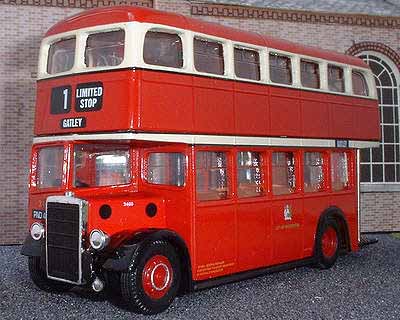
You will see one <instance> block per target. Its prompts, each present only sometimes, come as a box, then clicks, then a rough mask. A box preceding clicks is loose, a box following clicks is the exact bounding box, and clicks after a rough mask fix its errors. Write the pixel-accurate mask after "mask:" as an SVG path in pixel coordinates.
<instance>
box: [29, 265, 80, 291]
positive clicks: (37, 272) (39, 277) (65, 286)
mask: <svg viewBox="0 0 400 320" xmlns="http://www.w3.org/2000/svg"><path fill="white" fill-rule="evenodd" d="M28 265H29V274H30V276H31V279H32V281H33V283H34V284H35V285H36V286H37V287H38V288H39V289H41V290H43V291H47V292H66V291H69V290H70V289H71V288H72V287H73V285H72V284H70V283H65V282H61V281H55V280H51V279H49V278H47V275H46V272H45V271H44V270H43V269H42V267H41V263H40V257H29V260H28Z"/></svg>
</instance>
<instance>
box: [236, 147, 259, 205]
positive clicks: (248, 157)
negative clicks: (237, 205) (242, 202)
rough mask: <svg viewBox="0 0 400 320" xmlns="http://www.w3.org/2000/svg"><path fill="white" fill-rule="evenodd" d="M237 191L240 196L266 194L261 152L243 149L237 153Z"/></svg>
mask: <svg viewBox="0 0 400 320" xmlns="http://www.w3.org/2000/svg"><path fill="white" fill-rule="evenodd" d="M237 184H238V185H237V193H238V197H239V198H247V197H258V196H262V195H263V194H264V192H263V191H264V190H263V185H262V184H263V183H262V172H261V154H260V153H259V152H251V151H242V152H239V153H238V155H237Z"/></svg>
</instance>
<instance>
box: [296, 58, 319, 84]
mask: <svg viewBox="0 0 400 320" xmlns="http://www.w3.org/2000/svg"><path fill="white" fill-rule="evenodd" d="M300 67H301V72H300V73H301V84H302V85H303V86H304V87H307V88H314V89H319V87H320V85H319V64H318V63H316V62H311V61H307V60H303V59H301V62H300Z"/></svg>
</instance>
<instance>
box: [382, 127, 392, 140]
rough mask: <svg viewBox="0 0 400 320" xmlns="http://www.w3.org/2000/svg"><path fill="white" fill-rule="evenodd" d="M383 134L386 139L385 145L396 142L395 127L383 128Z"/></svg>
mask: <svg viewBox="0 0 400 320" xmlns="http://www.w3.org/2000/svg"><path fill="white" fill-rule="evenodd" d="M383 134H384V135H385V136H384V139H385V143H387V142H389V143H391V142H394V126H388V125H386V126H383Z"/></svg>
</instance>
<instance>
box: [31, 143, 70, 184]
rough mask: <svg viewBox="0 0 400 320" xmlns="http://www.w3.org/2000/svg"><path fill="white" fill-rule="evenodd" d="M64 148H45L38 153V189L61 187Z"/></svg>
mask: <svg viewBox="0 0 400 320" xmlns="http://www.w3.org/2000/svg"><path fill="white" fill-rule="evenodd" d="M63 158H64V147H63V146H57V147H45V148H41V149H39V151H38V175H37V181H36V183H37V187H38V188H41V189H44V188H56V187H61V184H62V176H63Z"/></svg>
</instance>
